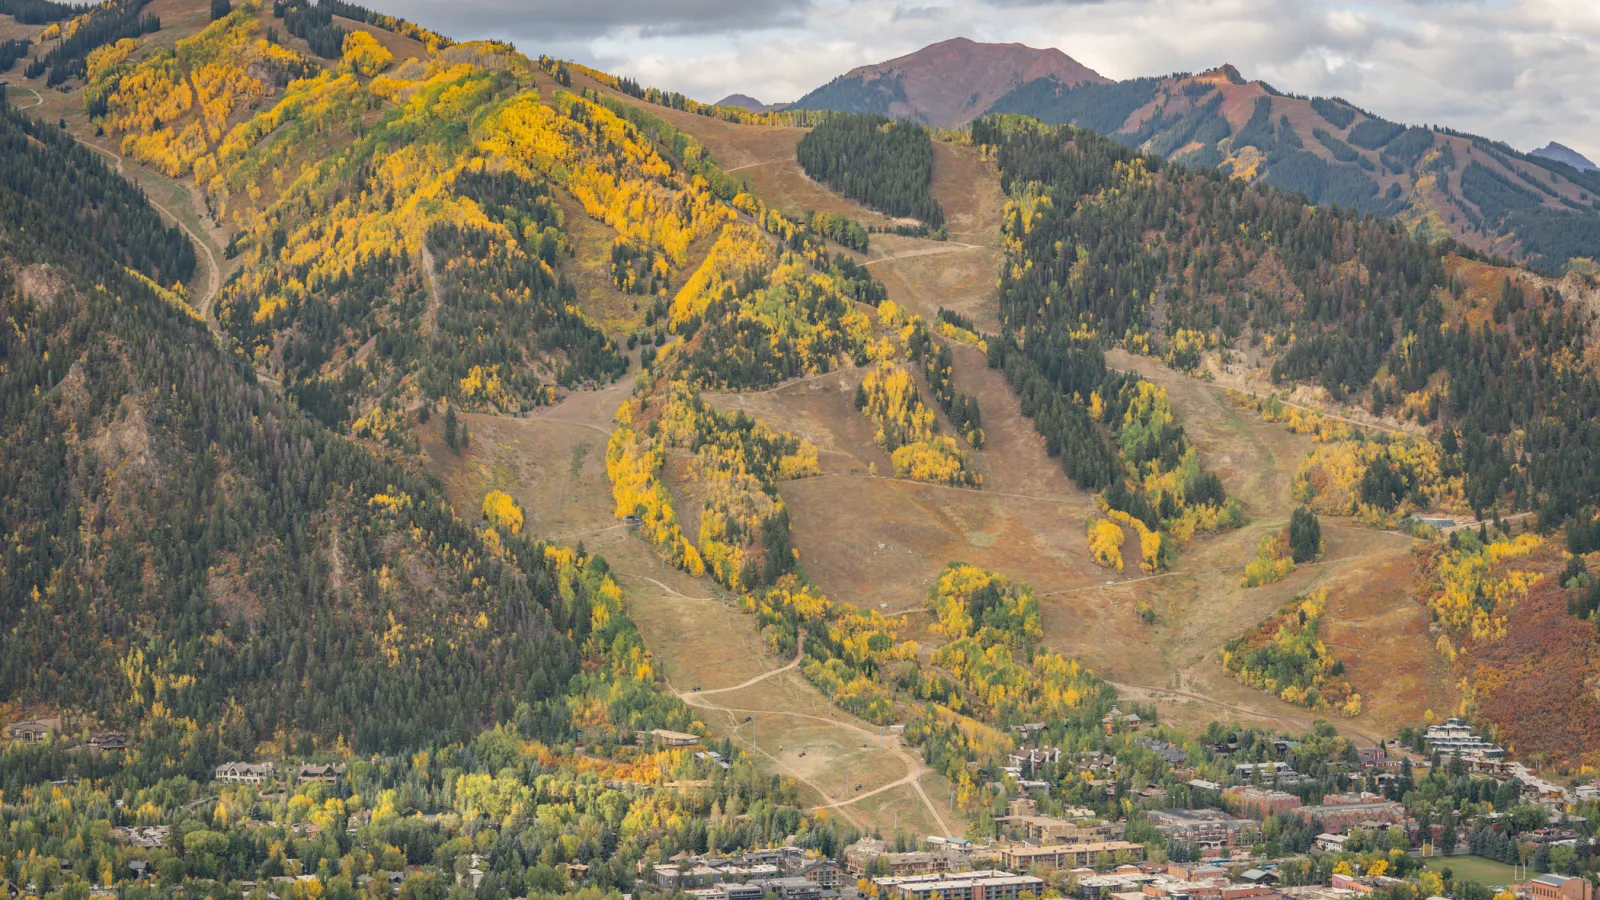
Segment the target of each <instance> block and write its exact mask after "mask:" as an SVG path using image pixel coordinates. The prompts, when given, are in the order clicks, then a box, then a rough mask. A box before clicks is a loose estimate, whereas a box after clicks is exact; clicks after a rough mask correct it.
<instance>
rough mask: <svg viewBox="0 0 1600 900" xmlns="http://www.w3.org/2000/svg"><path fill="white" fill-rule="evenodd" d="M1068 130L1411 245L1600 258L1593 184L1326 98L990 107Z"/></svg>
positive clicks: (1252, 92)
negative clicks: (1381, 224)
mask: <svg viewBox="0 0 1600 900" xmlns="http://www.w3.org/2000/svg"><path fill="white" fill-rule="evenodd" d="M988 111H990V112H995V113H1018V114H1022V115H1027V116H1032V117H1035V118H1038V119H1040V120H1041V121H1044V122H1047V123H1072V124H1075V125H1078V126H1081V127H1084V128H1089V129H1092V130H1094V131H1097V132H1100V133H1102V134H1107V135H1111V136H1112V137H1115V138H1116V139H1117V140H1119V141H1121V142H1123V143H1125V144H1128V145H1129V146H1132V147H1135V148H1137V149H1139V150H1141V151H1144V152H1148V153H1153V154H1155V155H1157V156H1161V157H1163V158H1166V159H1171V160H1176V161H1181V162H1184V163H1187V164H1189V165H1191V166H1215V167H1217V168H1219V169H1220V170H1221V171H1223V172H1226V173H1228V174H1230V175H1233V176H1235V177H1237V178H1242V179H1244V180H1247V181H1252V182H1258V181H1259V182H1263V183H1266V184H1271V185H1273V186H1275V187H1281V188H1284V189H1286V190H1292V191H1299V192H1301V193H1303V194H1305V195H1306V196H1307V197H1308V198H1310V199H1311V201H1312V202H1314V203H1337V204H1340V205H1342V206H1350V207H1354V208H1356V209H1359V210H1362V211H1366V212H1373V213H1379V214H1383V215H1392V216H1395V217H1398V218H1399V219H1401V220H1402V221H1404V222H1405V223H1406V224H1407V225H1408V226H1409V227H1410V228H1411V229H1412V230H1413V231H1414V232H1415V233H1417V234H1419V235H1422V236H1425V237H1429V238H1443V237H1452V238H1454V239H1456V240H1458V241H1460V242H1461V243H1463V244H1466V245H1467V246H1470V247H1473V248H1475V249H1477V250H1479V251H1482V252H1486V253H1494V254H1499V255H1503V256H1508V257H1512V258H1515V259H1521V260H1526V261H1527V262H1528V263H1529V264H1530V265H1532V266H1534V267H1535V268H1538V269H1540V270H1542V271H1546V272H1560V271H1562V270H1563V269H1564V267H1566V266H1567V264H1568V263H1569V261H1574V260H1576V261H1577V263H1576V264H1577V265H1579V266H1580V268H1583V267H1588V266H1590V265H1591V262H1587V261H1592V260H1593V258H1594V257H1595V256H1596V254H1597V253H1600V176H1596V175H1595V173H1594V172H1593V171H1587V170H1580V169H1578V168H1574V167H1573V165H1572V162H1573V161H1572V160H1569V159H1561V158H1557V157H1553V156H1545V155H1536V154H1527V153H1521V152H1518V151H1516V150H1513V149H1512V148H1511V147H1509V146H1506V145H1505V144H1502V143H1498V142H1495V141H1491V140H1488V139H1485V138H1481V137H1477V136H1474V135H1468V134H1463V133H1460V132H1455V131H1451V130H1449V129H1447V128H1443V127H1438V126H1435V127H1420V126H1410V127H1408V126H1405V125H1401V124H1398V123H1394V122H1389V121H1387V120H1384V119H1382V118H1380V117H1379V116H1377V115H1375V114H1373V113H1369V112H1367V111H1366V110H1362V109H1359V108H1357V107H1355V106H1352V105H1350V104H1349V103H1347V102H1345V101H1343V100H1340V99H1337V98H1334V99H1328V98H1321V97H1318V98H1305V97H1299V96H1291V95H1285V94H1283V93H1280V92H1279V91H1277V90H1274V89H1273V88H1272V86H1270V85H1268V84H1266V83H1265V82H1261V81H1248V80H1246V79H1245V78H1244V77H1243V76H1241V75H1240V74H1239V72H1238V71H1237V70H1236V69H1234V68H1233V67H1232V66H1223V67H1221V68H1218V69H1214V70H1211V71H1209V72H1204V73H1202V74H1199V75H1173V76H1168V77H1165V78H1140V79H1135V80H1132V81H1124V82H1118V83H1116V84H1093V83H1091V84H1072V83H1069V82H1063V81H1059V80H1051V79H1049V78H1045V79H1040V80H1038V81H1034V82H1031V83H1028V84H1025V85H1022V86H1020V87H1018V88H1016V89H1015V90H1013V91H1011V92H1010V93H1008V94H1007V95H1006V96H1004V97H1001V98H999V99H998V100H996V101H995V102H994V103H992V104H991V105H990V106H989V110H988Z"/></svg>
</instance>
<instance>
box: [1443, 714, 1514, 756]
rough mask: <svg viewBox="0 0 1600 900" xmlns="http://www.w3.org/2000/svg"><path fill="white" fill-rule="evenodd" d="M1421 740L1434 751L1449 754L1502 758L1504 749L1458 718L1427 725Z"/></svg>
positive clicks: (1504, 753)
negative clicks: (1480, 735)
mask: <svg viewBox="0 0 1600 900" xmlns="http://www.w3.org/2000/svg"><path fill="white" fill-rule="evenodd" d="M1423 740H1424V741H1426V742H1427V744H1428V748H1429V749H1430V750H1432V751H1433V752H1435V753H1440V754H1443V755H1445V756H1451V755H1453V754H1456V753H1459V754H1461V755H1462V756H1474V757H1478V758H1480V759H1502V758H1504V757H1505V755H1506V751H1505V750H1503V749H1502V748H1500V747H1499V746H1498V745H1495V744H1491V743H1489V742H1488V741H1486V740H1484V739H1483V738H1481V737H1479V736H1478V734H1477V732H1475V731H1473V730H1472V728H1471V726H1469V725H1467V724H1466V723H1465V722H1462V721H1461V720H1460V719H1446V720H1445V723H1444V724H1443V725H1429V726H1428V730H1427V731H1426V732H1424V733H1423Z"/></svg>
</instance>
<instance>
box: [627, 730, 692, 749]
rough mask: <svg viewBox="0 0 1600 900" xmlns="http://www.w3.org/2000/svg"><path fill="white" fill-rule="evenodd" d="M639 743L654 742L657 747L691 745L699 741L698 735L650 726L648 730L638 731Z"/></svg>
mask: <svg viewBox="0 0 1600 900" xmlns="http://www.w3.org/2000/svg"><path fill="white" fill-rule="evenodd" d="M638 739H639V741H640V743H650V744H655V745H657V746H659V747H693V746H694V745H695V744H698V743H700V736H699V735H696V734H686V733H684V732H682V731H668V730H667V729H665V728H652V729H650V730H649V731H641V732H638Z"/></svg>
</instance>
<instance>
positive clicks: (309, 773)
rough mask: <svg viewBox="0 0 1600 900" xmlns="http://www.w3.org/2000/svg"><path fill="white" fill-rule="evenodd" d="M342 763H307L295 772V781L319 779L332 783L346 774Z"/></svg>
mask: <svg viewBox="0 0 1600 900" xmlns="http://www.w3.org/2000/svg"><path fill="white" fill-rule="evenodd" d="M344 771H345V769H344V766H342V765H326V766H319V765H313V764H312V763H306V764H305V765H303V766H301V767H300V768H299V770H298V771H296V772H295V773H294V780H295V781H318V782H321V783H323V784H332V783H333V782H334V781H335V780H337V779H338V777H339V776H340V775H343V774H344Z"/></svg>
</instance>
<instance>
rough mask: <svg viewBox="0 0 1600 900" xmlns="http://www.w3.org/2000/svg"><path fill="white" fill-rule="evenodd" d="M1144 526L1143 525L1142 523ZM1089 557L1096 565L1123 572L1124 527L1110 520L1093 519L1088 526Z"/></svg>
mask: <svg viewBox="0 0 1600 900" xmlns="http://www.w3.org/2000/svg"><path fill="white" fill-rule="evenodd" d="M1141 524H1142V523H1141ZM1087 530H1088V534H1089V555H1090V556H1091V557H1093V558H1094V561H1095V564H1096V565H1100V566H1105V567H1106V568H1108V569H1116V570H1117V571H1118V572H1121V571H1122V542H1123V541H1124V540H1125V539H1126V537H1127V536H1126V535H1125V534H1124V533H1123V531H1122V526H1120V525H1118V524H1117V523H1115V522H1113V521H1111V520H1110V519H1101V518H1093V519H1090V520H1089V522H1088V525H1087Z"/></svg>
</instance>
